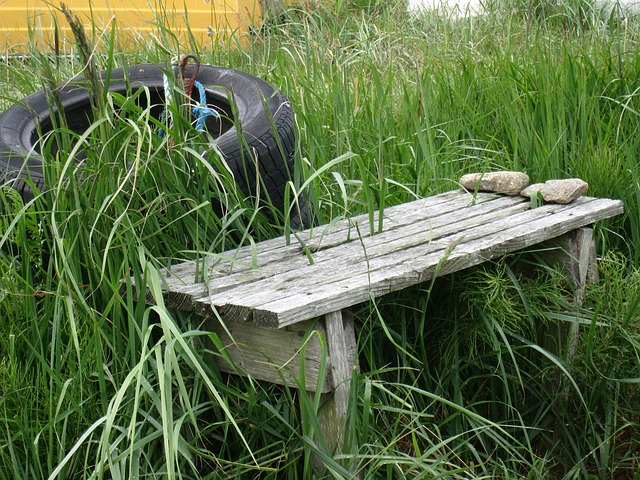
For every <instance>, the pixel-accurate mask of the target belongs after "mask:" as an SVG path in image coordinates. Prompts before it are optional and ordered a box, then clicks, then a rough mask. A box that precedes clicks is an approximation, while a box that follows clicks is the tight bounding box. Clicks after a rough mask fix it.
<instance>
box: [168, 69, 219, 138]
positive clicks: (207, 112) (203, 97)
mask: <svg viewBox="0 0 640 480" xmlns="http://www.w3.org/2000/svg"><path fill="white" fill-rule="evenodd" d="M193 86H194V87H196V88H197V89H198V93H199V94H200V101H199V102H198V103H197V104H196V105H194V106H193V107H192V108H191V112H192V113H193V116H194V117H196V124H195V129H196V130H197V131H198V132H204V131H205V130H206V122H207V118H208V117H213V118H216V119H218V118H220V114H219V113H218V112H217V111H216V110H214V109H213V108H210V107H207V92H206V90H205V88H204V85H202V84H201V83H200V82H198V81H197V80H196V81H195V82H194V83H193ZM167 90H168V89H166V90H165V91H167ZM170 98H171V97H170V96H169V95H167V100H169V99H170ZM166 119H167V108H166V107H165V108H164V110H162V115H161V116H160V121H161V122H162V123H164V122H165V121H166ZM158 136H159V137H160V138H162V137H163V136H164V130H163V129H162V128H161V129H159V130H158Z"/></svg>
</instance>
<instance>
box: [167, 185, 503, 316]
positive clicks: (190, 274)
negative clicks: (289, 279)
mask: <svg viewBox="0 0 640 480" xmlns="http://www.w3.org/2000/svg"><path fill="white" fill-rule="evenodd" d="M498 198H500V197H496V196H495V195H488V194H481V195H480V197H479V198H477V199H474V197H472V196H471V195H469V194H466V193H464V192H462V191H454V192H448V193H446V194H442V195H438V196H436V197H430V198H427V199H421V200H416V201H414V202H410V203H406V204H402V205H398V206H395V207H391V208H389V209H387V210H386V211H385V216H384V225H385V232H386V231H388V230H390V229H392V228H396V229H397V228H402V227H403V226H405V225H406V223H408V222H409V223H416V222H419V221H420V220H423V219H425V218H430V217H436V216H439V215H440V216H442V215H447V214H449V213H451V212H455V211H458V210H460V209H462V208H464V207H465V206H468V205H470V204H473V203H474V202H475V203H477V204H480V203H484V202H488V201H490V200H494V201H495V200H497V199H498ZM409 214H411V215H409ZM374 221H375V222H376V223H377V221H378V214H377V212H376V214H375V215H374ZM368 223H369V219H368V215H360V216H357V217H353V218H351V219H348V220H342V221H339V222H337V223H335V224H332V225H326V226H324V227H317V228H312V229H308V230H306V231H304V232H301V233H299V234H298V236H299V238H301V239H302V241H303V242H304V243H305V245H308V246H309V247H310V248H311V249H313V250H319V249H321V248H328V247H329V246H336V245H339V244H341V243H345V242H347V241H348V239H349V237H350V236H351V232H352V231H354V230H355V228H354V225H358V226H359V229H360V232H361V233H363V234H367V233H366V232H367V229H368V226H367V225H368ZM367 235H368V234H367ZM352 236H353V238H356V237H357V234H356V233H353V235H352ZM294 242H295V243H293V244H290V245H287V244H286V239H285V238H284V237H279V238H276V239H272V240H267V241H264V242H260V244H259V245H258V251H257V252H254V251H253V248H252V247H251V246H245V247H241V248H238V249H236V250H233V251H227V252H224V253H222V254H211V255H209V256H208V257H204V258H202V259H199V260H198V261H193V262H185V263H182V264H180V265H177V266H173V267H171V268H167V269H164V272H165V287H166V290H167V291H168V292H171V293H172V294H174V295H179V294H185V295H187V296H188V297H192V296H194V295H195V294H196V290H197V289H201V290H202V291H203V292H204V291H205V290H206V286H205V284H206V283H210V282H211V280H213V279H218V278H222V277H225V278H226V280H225V283H224V284H223V283H222V282H218V283H217V285H216V286H217V288H219V289H223V288H225V285H228V288H234V287H235V286H236V285H237V284H239V283H246V282H251V281H254V280H256V279H258V278H268V277H270V276H272V275H273V274H274V273H276V272H277V271H279V270H281V269H282V268H283V266H282V265H283V262H286V261H289V260H290V259H294V258H300V261H301V262H303V263H304V264H307V263H308V262H306V256H302V257H301V254H302V253H303V248H302V245H300V244H299V243H297V241H296V240H295V238H294ZM254 260H255V262H256V264H255V265H254ZM256 267H259V269H258V268H256ZM181 301H184V302H187V303H188V302H189V299H188V298H187V299H184V300H181V299H178V300H176V302H181ZM185 308H186V307H185Z"/></svg>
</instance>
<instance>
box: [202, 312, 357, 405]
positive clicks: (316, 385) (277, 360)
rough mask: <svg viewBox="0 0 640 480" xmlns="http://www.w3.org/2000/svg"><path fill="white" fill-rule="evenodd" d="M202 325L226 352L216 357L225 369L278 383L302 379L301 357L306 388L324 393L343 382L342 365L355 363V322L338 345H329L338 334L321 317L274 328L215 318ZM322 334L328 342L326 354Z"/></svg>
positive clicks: (288, 382)
mask: <svg viewBox="0 0 640 480" xmlns="http://www.w3.org/2000/svg"><path fill="white" fill-rule="evenodd" d="M205 327H206V329H207V330H208V331H210V332H212V333H215V334H216V335H218V337H219V339H220V342H221V344H222V346H223V348H222V350H223V354H224V355H223V356H220V355H216V356H215V360H216V364H217V365H218V368H220V370H221V371H223V372H227V373H235V374H240V375H244V376H252V377H254V378H257V379H258V380H265V381H267V382H271V383H276V384H279V385H282V384H285V383H286V384H287V385H289V386H290V387H296V388H297V386H298V385H297V382H296V380H295V379H301V381H302V378H303V377H302V375H301V373H302V371H303V369H302V360H303V359H304V380H303V381H304V384H305V390H307V391H320V392H322V393H327V392H331V391H333V390H334V389H335V388H336V386H338V384H342V383H344V375H345V373H344V371H343V370H344V368H345V365H351V366H353V365H356V364H357V346H356V341H355V334H354V333H353V327H352V329H351V335H348V334H347V335H343V338H342V343H343V344H344V345H342V344H341V345H340V346H339V348H338V347H335V346H333V344H332V342H335V341H336V340H335V339H332V337H331V331H329V330H330V329H331V328H333V327H334V326H333V325H331V327H330V328H329V329H327V328H325V326H324V321H317V322H316V321H315V320H312V321H307V322H300V323H297V324H295V325H291V326H289V327H285V328H282V329H278V330H275V329H273V328H264V327H259V326H256V325H253V324H250V323H237V322H233V323H226V324H223V323H222V322H220V320H218V319H216V320H213V319H209V320H208V321H207V322H206V323H205ZM320 337H322V338H323V339H325V340H324V341H326V342H328V343H329V345H328V348H327V351H325V352H324V354H323V347H322V341H321V339H320ZM334 348H337V349H336V350H334ZM331 352H334V353H333V354H332V353H331ZM226 355H228V357H229V359H230V360H231V363H230V362H229V361H228V360H227V359H226V358H225V356H226ZM303 355H304V357H303ZM323 355H325V358H326V364H325V366H324V370H322V368H321V359H322V358H323ZM334 362H337V365H334ZM349 374H350V372H349Z"/></svg>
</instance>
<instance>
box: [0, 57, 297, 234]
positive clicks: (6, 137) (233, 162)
mask: <svg viewBox="0 0 640 480" xmlns="http://www.w3.org/2000/svg"><path fill="white" fill-rule="evenodd" d="M191 68H193V65H192V64H191V65H189V66H188V67H187V70H186V72H185V78H189V77H190V76H191ZM164 71H166V70H165V69H164V68H163V66H162V65H157V64H143V65H135V66H132V67H129V68H128V69H127V71H126V72H125V70H124V69H122V68H120V69H115V70H113V71H112V72H111V76H110V81H109V85H108V89H109V90H110V91H112V92H118V93H120V94H123V95H126V94H127V92H132V91H136V90H137V89H138V88H140V87H142V86H145V87H147V88H149V90H150V92H151V93H152V95H153V94H155V95H157V98H156V97H153V98H152V102H154V104H156V103H157V104H158V105H160V104H161V103H162V102H163V100H164V98H165V95H164ZM196 80H197V81H199V82H200V83H202V84H203V85H204V87H205V89H206V92H207V103H208V104H209V105H210V106H213V107H214V108H215V109H217V110H218V111H220V112H223V118H224V116H225V115H226V116H227V117H232V110H233V109H232V102H233V107H234V108H235V117H233V118H234V120H233V121H228V120H216V119H214V118H213V117H210V119H208V120H207V129H208V130H209V132H210V133H211V134H212V136H213V137H214V138H215V143H216V145H217V147H218V149H219V150H220V151H221V152H222V154H223V155H224V157H225V160H226V162H227V164H228V165H229V168H230V169H231V170H232V172H233V174H234V177H235V179H236V182H237V183H238V185H239V187H240V188H241V189H242V191H243V192H244V194H245V195H247V196H249V195H251V194H252V192H254V191H255V183H256V157H257V165H258V171H259V172H260V177H261V180H262V185H263V192H264V194H263V197H264V198H265V199H268V201H269V203H270V204H271V205H273V206H275V207H277V208H278V209H280V210H282V209H283V207H284V188H285V185H286V182H287V181H288V180H290V179H291V178H292V175H293V159H294V151H295V128H294V112H293V109H292V107H291V104H290V103H289V100H288V99H287V97H286V96H285V95H284V94H283V93H282V92H280V91H279V90H277V89H276V88H274V87H273V86H272V85H270V84H269V83H267V82H265V81H264V80H262V79H260V78H257V77H254V76H252V75H249V74H247V73H245V72H241V71H238V70H233V69H230V68H223V67H217V66H212V65H202V66H200V70H199V73H198V76H197V78H196ZM58 88H59V95H60V100H61V104H62V108H63V109H64V111H65V117H66V120H67V123H68V125H69V127H70V129H71V130H73V131H75V132H77V133H79V134H81V133H83V132H84V131H85V130H86V129H87V128H88V126H89V125H90V124H91V121H92V112H91V105H90V98H89V92H88V89H87V82H86V80H85V79H84V78H82V77H76V78H73V79H71V80H70V81H69V82H65V83H64V84H61V85H60V86H59V87H58ZM47 95H48V92H46V91H45V90H40V91H38V92H36V93H34V94H32V95H30V96H28V97H26V98H25V99H23V100H22V101H21V102H19V103H16V104H15V105H13V106H12V107H10V108H9V109H7V110H6V111H5V112H3V113H2V114H0V184H5V183H9V184H11V185H12V186H13V188H15V189H16V190H17V191H18V192H19V193H20V194H21V195H22V197H23V198H24V199H25V200H28V199H30V198H33V192H32V191H31V187H30V186H29V185H28V183H26V182H25V181H24V180H25V179H27V178H28V179H30V180H31V181H32V182H33V183H34V184H35V185H36V186H37V187H38V189H40V190H42V188H43V187H44V177H43V169H42V157H41V156H40V155H39V154H38V152H37V145H38V140H39V131H38V130H40V132H41V133H42V134H43V135H44V134H47V133H48V132H49V131H51V129H52V128H53V127H52V121H51V116H52V111H51V109H50V108H49V103H48V101H47ZM230 99H232V101H230ZM156 100H157V102H156ZM265 107H266V108H265ZM158 110H159V111H161V110H162V109H161V108H159V109H158ZM237 125H239V126H240V130H241V131H242V135H243V137H244V141H241V140H240V138H239V136H238V128H236V126H237ZM265 190H266V191H265ZM303 203H304V202H303ZM302 210H303V212H302V215H301V218H298V217H297V216H294V217H296V218H294V219H293V220H292V223H293V224H302V225H304V224H306V223H307V216H308V214H307V211H306V204H304V205H303V208H302Z"/></svg>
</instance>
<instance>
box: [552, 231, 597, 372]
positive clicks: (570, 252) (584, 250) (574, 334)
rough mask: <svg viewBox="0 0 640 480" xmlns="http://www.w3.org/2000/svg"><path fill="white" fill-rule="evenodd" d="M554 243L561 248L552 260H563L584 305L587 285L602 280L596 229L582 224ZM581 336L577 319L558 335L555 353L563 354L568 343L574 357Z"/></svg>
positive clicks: (579, 302)
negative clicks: (598, 260)
mask: <svg viewBox="0 0 640 480" xmlns="http://www.w3.org/2000/svg"><path fill="white" fill-rule="evenodd" d="M553 245H554V246H557V247H559V249H558V250H555V251H554V253H553V255H552V257H553V258H552V260H553V261H555V262H556V263H558V264H560V265H561V267H562V268H563V269H564V270H565V272H566V273H567V274H568V276H569V279H570V280H571V282H572V283H573V288H574V299H575V304H576V305H577V306H581V305H582V302H583V301H584V293H585V289H586V287H587V285H588V284H589V283H595V282H597V281H598V266H597V262H596V245H595V240H594V238H593V229H592V228H590V227H584V228H579V229H577V230H574V231H572V232H569V233H567V234H565V235H563V236H562V237H560V238H558V239H557V240H554V241H553ZM578 339H579V328H578V324H577V323H573V324H571V325H570V326H569V328H568V329H563V331H561V338H559V339H558V340H559V341H560V345H558V346H557V347H556V349H555V350H556V351H555V352H554V353H556V354H560V353H561V352H562V351H563V348H562V345H563V344H564V345H565V347H566V350H565V352H566V358H567V359H568V360H569V361H570V360H571V358H572V357H573V356H574V354H575V353H576V349H577V347H578Z"/></svg>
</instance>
